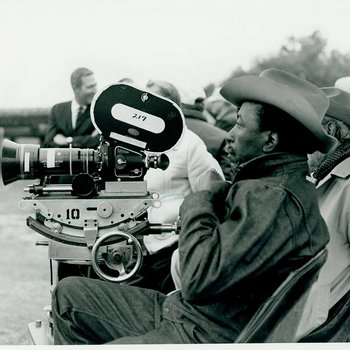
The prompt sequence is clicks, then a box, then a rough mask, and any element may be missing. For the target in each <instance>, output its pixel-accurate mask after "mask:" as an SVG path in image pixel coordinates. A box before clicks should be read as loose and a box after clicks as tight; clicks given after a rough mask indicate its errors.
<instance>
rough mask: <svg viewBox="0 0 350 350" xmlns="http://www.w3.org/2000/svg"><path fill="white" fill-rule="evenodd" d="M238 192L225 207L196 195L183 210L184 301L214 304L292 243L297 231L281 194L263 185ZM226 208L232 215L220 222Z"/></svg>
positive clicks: (204, 195)
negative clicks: (211, 301) (293, 235)
mask: <svg viewBox="0 0 350 350" xmlns="http://www.w3.org/2000/svg"><path fill="white" fill-rule="evenodd" d="M231 190H232V188H231ZM233 192H234V191H232V192H230V193H229V195H228V197H227V199H226V202H224V201H223V200H220V198H218V197H217V196H215V194H213V193H211V192H208V191H201V192H197V193H194V194H191V195H190V196H188V197H187V198H186V199H185V201H184V203H183V204H182V206H181V208H180V215H181V227H182V228H181V232H180V236H179V254H180V271H181V285H182V293H183V296H184V298H185V299H187V300H189V301H191V302H198V303H201V302H205V300H206V299H208V298H211V300H212V298H213V296H214V297H215V296H218V295H220V293H222V292H223V291H226V290H227V289H228V288H234V287H235V286H237V285H238V284H239V283H240V282H243V281H245V280H246V279H247V278H249V276H251V275H252V274H254V273H257V271H258V270H259V269H260V268H263V266H264V265H265V264H268V263H269V262H270V261H271V260H273V259H275V257H274V255H275V253H276V251H278V250H279V249H281V247H284V246H285V245H286V244H287V242H288V241H289V243H290V240H291V236H292V233H291V227H292V225H291V223H290V220H289V216H288V215H287V214H286V209H285V206H284V200H285V197H286V193H285V192H284V191H283V190H282V189H279V188H267V187H265V186H264V185H259V186H255V187H254V188H253V189H251V190H246V191H243V190H237V192H236V193H235V194H232V193H233ZM233 199H234V200H233ZM225 205H226V206H228V208H229V209H228V210H227V213H226V217H225V219H224V220H223V221H222V222H221V221H220V216H221V215H220V212H222V211H223V210H225V209H224V206H225ZM272 235H274V239H273V240H271V236H272Z"/></svg>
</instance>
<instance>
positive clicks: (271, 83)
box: [220, 68, 337, 153]
mask: <svg viewBox="0 0 350 350" xmlns="http://www.w3.org/2000/svg"><path fill="white" fill-rule="evenodd" d="M220 93H221V95H222V96H223V97H225V98H226V99H227V100H228V101H230V102H231V103H233V104H235V105H241V104H242V103H243V102H248V101H256V102H262V103H267V104H270V105H273V106H275V107H277V108H280V109H281V110H283V111H285V112H286V113H288V114H289V115H290V116H292V117H293V118H295V119H296V120H298V121H299V122H300V123H301V124H302V125H304V126H305V127H306V128H307V129H308V130H309V131H310V132H311V133H312V134H313V135H314V140H310V142H314V143H315V147H316V149H318V150H320V151H321V152H323V153H327V152H329V151H330V150H332V149H333V147H334V146H335V145H336V143H337V140H336V139H335V138H334V137H332V136H329V135H328V134H327V133H326V132H325V130H324V129H323V127H322V124H321V121H322V119H323V117H324V116H325V114H326V112H327V109H328V107H329V99H328V98H327V95H326V94H325V93H324V92H323V91H322V90H321V89H320V88H318V87H317V86H316V85H314V84H312V83H310V82H308V81H306V80H305V79H302V78H299V77H297V76H296V75H294V74H292V73H289V72H285V71H282V70H280V69H274V68H271V69H267V70H264V71H263V72H262V73H261V74H260V75H259V76H256V75H245V76H241V77H237V78H233V79H231V80H230V81H228V82H227V83H226V84H225V85H224V86H223V87H222V89H221V90H220ZM296 137H297V135H296Z"/></svg>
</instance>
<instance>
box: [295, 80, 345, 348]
mask: <svg viewBox="0 0 350 350" xmlns="http://www.w3.org/2000/svg"><path fill="white" fill-rule="evenodd" d="M335 86H339V87H340V88H337V87H327V88H322V90H323V91H324V92H325V93H326V94H327V96H328V97H329V99H330V106H329V109H328V111H327V113H326V116H325V118H324V119H323V121H322V124H323V127H324V129H325V130H326V132H327V133H328V134H329V135H331V136H334V137H335V138H336V139H337V140H338V145H337V148H336V149H335V150H334V151H333V152H330V153H328V154H327V155H324V154H320V153H318V152H317V153H314V154H312V155H311V156H310V159H309V163H310V169H311V171H312V178H313V181H314V182H315V184H316V186H317V187H316V188H317V194H318V201H319V205H320V210H321V214H322V216H323V217H324V219H325V221H326V223H327V226H328V229H329V234H330V242H329V244H328V245H327V249H328V259H327V261H326V263H325V265H324V266H323V267H322V269H321V271H320V275H319V278H318V280H317V282H316V283H315V284H314V285H313V287H312V289H311V291H310V294H309V296H308V299H307V302H306V304H305V308H304V313H303V315H302V318H301V321H300V325H299V329H298V332H297V336H299V337H302V336H305V335H306V337H304V338H302V339H301V340H300V341H310V342H311V341H312V342H318V341H349V340H350V334H349V327H350V317H349V316H350V311H349V306H350V305H348V306H347V307H345V308H344V309H341V306H342V305H341V304H343V303H345V302H348V300H349V297H350V295H349V294H350V292H349V291H350V77H346V78H345V77H344V78H341V79H339V80H338V81H337V82H336V83H335ZM342 89H344V90H345V89H348V92H349V93H348V92H346V91H344V90H342ZM346 294H348V296H347V297H345V298H344V299H342V298H343V297H344V296H345V295H346ZM335 305H336V306H335ZM333 307H334V309H333V310H332V311H330V310H331V309H332V308H333ZM334 310H336V311H335V314H336V318H334V316H335V315H334V312H333V311H334ZM337 310H341V311H340V312H341V314H342V315H344V313H346V312H347V314H348V315H347V316H346V317H347V325H348V326H345V318H344V319H343V321H342V322H343V327H341V328H339V327H336V328H337V329H334V323H336V322H337V318H339V317H340V314H337ZM328 316H330V319H328V320H327V318H328ZM326 321H327V326H325V327H323V324H324V323H325V322H326ZM344 326H345V327H344ZM317 327H320V329H319V330H316V328H317ZM344 330H345V331H344ZM312 331H313V332H312ZM311 332H312V333H311ZM309 333H310V334H309Z"/></svg>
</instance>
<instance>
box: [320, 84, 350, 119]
mask: <svg viewBox="0 0 350 350" xmlns="http://www.w3.org/2000/svg"><path fill="white" fill-rule="evenodd" d="M321 90H322V91H323V92H324V93H325V94H326V95H327V96H328V98H329V100H330V104H329V108H328V111H327V112H326V115H329V116H330V117H333V118H335V119H338V120H340V121H342V122H344V123H345V124H347V125H349V126H350V94H349V93H347V92H346V91H344V90H342V89H338V88H335V87H325V88H321Z"/></svg>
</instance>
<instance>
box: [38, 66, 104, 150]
mask: <svg viewBox="0 0 350 350" xmlns="http://www.w3.org/2000/svg"><path fill="white" fill-rule="evenodd" d="M70 81H71V86H72V89H73V92H74V98H73V99H72V100H71V101H67V102H62V103H59V104H56V105H54V106H53V107H52V109H51V112H50V115H49V120H48V129H47V135H46V137H45V140H44V142H43V145H42V146H43V147H68V146H69V145H72V147H76V148H95V147H97V145H98V143H99V135H98V132H97V130H96V129H95V127H94V126H93V124H92V121H91V118H90V105H91V102H92V99H93V97H94V96H95V94H96V91H97V83H96V80H95V76H94V73H93V72H92V71H91V70H90V69H87V68H77V69H75V70H74V71H73V73H72V74H71V77H70Z"/></svg>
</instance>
